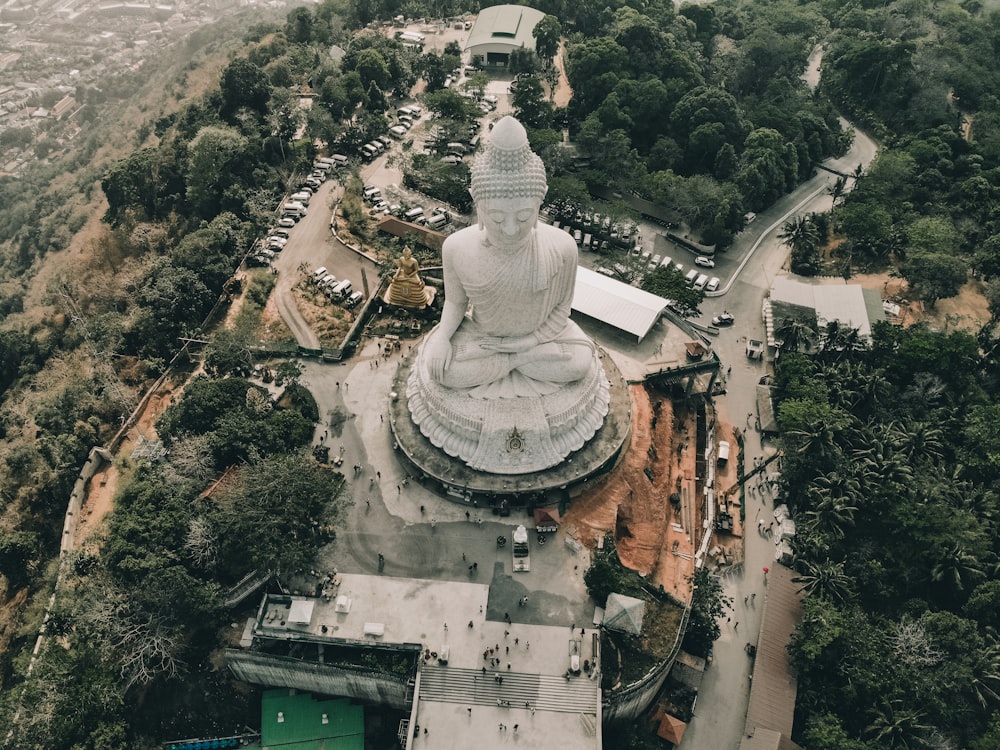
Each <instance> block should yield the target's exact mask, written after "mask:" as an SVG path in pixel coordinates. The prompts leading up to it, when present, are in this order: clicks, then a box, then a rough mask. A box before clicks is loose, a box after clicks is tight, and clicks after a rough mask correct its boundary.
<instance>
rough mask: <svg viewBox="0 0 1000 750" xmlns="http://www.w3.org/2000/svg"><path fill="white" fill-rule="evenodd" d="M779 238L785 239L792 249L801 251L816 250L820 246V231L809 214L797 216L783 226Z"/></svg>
mask: <svg viewBox="0 0 1000 750" xmlns="http://www.w3.org/2000/svg"><path fill="white" fill-rule="evenodd" d="M778 239H781V240H784V242H785V244H786V245H788V246H789V247H790V248H792V250H797V251H800V252H803V251H811V250H815V249H816V248H817V247H819V239H820V238H819V231H818V230H817V229H816V225H815V224H814V223H813V222H812V219H810V218H809V217H808V216H796V217H795V218H793V219H789V220H788V221H786V222H785V223H784V224H783V225H782V226H781V234H779V235H778Z"/></svg>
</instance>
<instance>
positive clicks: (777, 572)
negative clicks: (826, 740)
mask: <svg viewBox="0 0 1000 750" xmlns="http://www.w3.org/2000/svg"><path fill="white" fill-rule="evenodd" d="M794 575H795V573H793V572H792V571H791V570H789V569H788V568H786V567H784V566H783V565H774V566H772V567H771V568H770V569H769V571H768V573H767V592H766V596H765V599H764V617H763V620H762V622H761V626H760V638H759V641H758V643H757V654H756V656H755V658H754V665H753V682H752V684H751V687H750V704H749V706H748V707H747V720H746V726H745V729H744V732H743V734H744V735H745V737H754V736H756V740H755V743H751V744H745V745H744V744H741V748H753V749H754V750H757V748H761V749H763V748H765V747H768V748H770V747H779V746H780V747H795V745H794V743H792V744H790V745H775V744H773V741H774V740H776V739H778V738H777V737H775V736H774V735H783V737H781V738H780V741H781V742H784V741H785V740H788V738H790V737H791V735H792V721H793V719H794V715H795V696H796V694H797V693H798V681H797V679H796V677H795V673H794V671H793V670H792V665H791V664H790V663H789V658H788V651H787V648H786V647H787V646H788V643H789V641H790V640H791V638H792V633H793V632H794V631H795V625H796V624H797V623H798V621H799V620H800V619H801V615H802V596H801V594H800V593H799V587H798V586H797V585H796V584H794V583H792V577H793V576H794ZM764 730H771V732H773V733H774V735H772V734H770V733H768V732H766V731H764ZM765 737H768V738H770V739H769V740H768V741H767V743H766V744H761V743H762V742H764V739H763V738H765ZM788 741H789V742H790V740H788Z"/></svg>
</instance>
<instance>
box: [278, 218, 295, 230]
mask: <svg viewBox="0 0 1000 750" xmlns="http://www.w3.org/2000/svg"><path fill="white" fill-rule="evenodd" d="M278 226H279V227H286V228H291V227H294V226H295V219H293V218H292V217H291V216H282V217H281V218H280V219H278Z"/></svg>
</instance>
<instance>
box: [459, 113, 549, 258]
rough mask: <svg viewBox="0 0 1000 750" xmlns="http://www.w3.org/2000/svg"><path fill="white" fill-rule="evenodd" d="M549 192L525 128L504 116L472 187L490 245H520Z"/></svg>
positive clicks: (475, 172)
mask: <svg viewBox="0 0 1000 750" xmlns="http://www.w3.org/2000/svg"><path fill="white" fill-rule="evenodd" d="M547 191H548V183H547V181H546V178H545V166H544V165H543V164H542V160H541V159H540V158H538V155H537V154H535V153H534V152H533V151H532V150H531V146H530V145H529V144H528V134H527V132H526V131H525V129H524V126H522V125H521V123H519V122H518V121H517V120H515V119H514V118H513V117H509V116H508V117H504V118H503V119H502V120H500V122H498V123H497V124H496V125H495V126H494V128H493V131H492V133H491V134H490V140H489V142H488V143H487V145H486V148H485V149H484V151H483V152H482V153H481V154H479V156H477V157H476V161H475V163H474V164H473V166H472V183H471V185H470V187H469V193H470V194H471V195H472V200H473V201H474V202H475V204H476V212H477V214H478V217H479V227H480V229H482V230H484V231H485V232H486V238H487V241H488V242H490V244H493V245H504V244H507V245H520V244H521V243H522V242H523V241H524V240H525V239H526V238H527V237H528V235H529V234H530V232H531V230H532V229H533V228H534V226H535V222H536V221H537V220H538V209H539V207H540V206H541V204H542V199H543V198H544V197H545V193H546V192H547Z"/></svg>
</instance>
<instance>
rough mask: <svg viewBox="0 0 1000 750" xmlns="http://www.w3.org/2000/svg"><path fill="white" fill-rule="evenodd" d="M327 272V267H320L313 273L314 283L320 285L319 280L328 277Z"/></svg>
mask: <svg viewBox="0 0 1000 750" xmlns="http://www.w3.org/2000/svg"><path fill="white" fill-rule="evenodd" d="M326 274H327V270H326V266H320V267H319V268H317V269H316V270H315V271H313V281H315V282H317V283H319V280H320V279H322V278H323V277H324V276H326Z"/></svg>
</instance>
